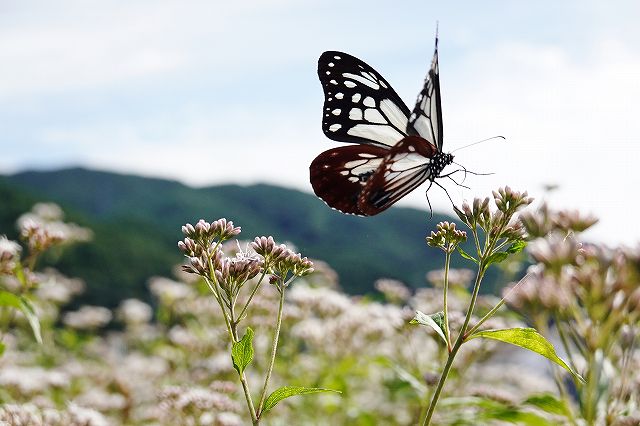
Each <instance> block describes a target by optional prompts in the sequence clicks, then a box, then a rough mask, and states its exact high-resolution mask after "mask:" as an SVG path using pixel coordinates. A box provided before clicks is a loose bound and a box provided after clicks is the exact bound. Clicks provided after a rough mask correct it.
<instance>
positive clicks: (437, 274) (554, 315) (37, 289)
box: [0, 204, 640, 426]
mask: <svg viewBox="0 0 640 426" xmlns="http://www.w3.org/2000/svg"><path fill="white" fill-rule="evenodd" d="M518 220H519V222H518V226H517V229H518V230H519V229H520V228H522V232H523V235H526V237H527V240H529V244H528V247H527V249H526V250H525V251H523V252H520V253H514V254H513V256H510V257H509V258H507V259H505V260H504V261H503V262H500V263H498V264H497V266H496V267H500V268H503V269H504V270H506V271H511V272H512V273H513V274H514V276H515V274H516V273H517V271H522V270H524V269H525V268H527V265H528V264H529V263H527V262H532V265H531V266H529V269H528V274H527V275H526V276H525V278H524V279H523V280H521V281H520V282H519V283H512V284H509V285H507V286H505V288H504V290H503V292H504V293H503V294H502V295H496V296H492V295H482V294H481V295H480V296H479V297H478V299H477V302H476V307H475V311H473V316H472V317H471V321H470V323H471V324H475V323H478V321H479V320H480V318H482V316H483V315H484V314H486V313H487V312H489V311H491V310H492V308H494V307H495V306H496V305H497V304H499V302H500V298H501V297H502V296H505V301H506V304H505V305H504V306H499V309H497V310H496V314H495V315H494V316H492V317H491V318H488V319H487V320H486V321H484V322H482V325H481V327H479V330H480V331H481V330H500V329H508V328H514V327H528V326H534V327H535V328H536V329H537V330H538V331H539V332H540V333H541V334H542V335H544V336H545V337H546V338H547V339H548V340H549V341H551V342H552V343H553V345H554V346H555V347H556V350H557V352H558V354H559V355H560V356H561V357H562V359H563V360H564V361H566V363H567V364H568V366H569V367H570V368H572V369H574V370H575V371H577V372H579V373H580V375H581V376H582V377H583V378H584V382H581V381H580V380H577V379H576V377H574V376H572V375H571V374H570V373H569V372H568V371H567V370H565V369H562V368H559V367H557V366H554V365H553V364H552V363H550V362H548V361H547V360H546V359H545V358H542V357H538V356H536V355H534V354H532V353H531V352H528V351H526V350H525V349H522V348H519V347H517V346H513V345H508V344H505V343H503V342H499V341H496V340H491V339H480V338H478V339H472V340H469V342H468V343H467V344H465V345H464V347H463V348H462V349H461V351H460V353H459V355H458V357H457V358H456V359H455V361H454V362H453V365H452V369H451V372H450V373H449V378H448V381H447V382H446V384H445V385H444V388H443V391H442V395H441V396H440V400H439V403H438V406H437V409H436V410H435V414H434V417H433V424H441V425H479V424H489V425H492V424H495V425H503V424H524V425H557V424H568V425H638V424H640V408H639V407H638V404H639V403H640V375H639V374H638V371H640V369H639V367H640V355H639V354H638V352H637V350H636V348H637V345H638V340H637V338H636V336H637V333H638V325H639V324H638V321H639V315H638V312H640V310H639V309H638V305H639V304H640V286H639V285H638V282H639V279H640V252H639V251H638V250H637V249H629V248H608V247H604V246H598V245H593V244H589V243H586V242H584V241H581V238H580V232H582V231H583V230H585V229H586V228H588V227H589V226H591V225H593V224H594V223H595V222H596V220H595V219H594V218H592V217H584V216H581V215H580V214H578V213H576V212H567V211H561V212H557V211H553V210H552V209H550V208H549V207H547V206H545V205H543V206H542V207H540V208H538V209H537V210H525V212H524V213H523V214H522V215H521V216H520V218H519V219H518ZM18 226H19V227H20V229H21V231H22V237H23V241H22V244H18V242H15V241H10V240H7V239H6V238H0V285H1V288H2V290H1V293H0V302H1V304H2V308H1V309H2V310H1V315H0V326H1V327H2V328H1V330H2V333H3V334H2V350H3V353H2V356H1V357H0V401H1V403H2V404H1V406H0V424H3V425H5V424H6V425H56V426H62V425H75V426H79V425H86V426H90V425H91V426H95V425H120V424H123V425H219V426H231V425H245V424H250V423H251V419H250V417H249V416H248V414H247V406H246V404H247V402H246V401H245V395H243V389H242V387H241V384H240V382H239V381H238V372H237V371H236V370H237V366H235V364H234V361H233V360H232V357H231V356H230V346H231V342H230V340H229V335H228V324H225V321H224V320H223V317H222V315H221V312H220V308H219V306H218V304H217V303H216V300H215V299H214V298H213V297H212V294H211V289H210V288H209V287H208V285H207V284H206V282H205V281H204V280H203V279H202V277H201V276H199V275H198V274H193V273H192V274H189V273H186V272H185V270H187V271H189V268H191V269H192V271H191V272H193V271H194V270H195V269H197V268H198V267H199V266H200V267H202V268H204V269H206V268H207V267H206V265H200V264H197V262H195V263H191V264H188V265H187V267H186V268H182V269H181V268H179V267H176V272H175V276H174V277H173V278H167V277H151V278H150V279H149V284H148V287H149V291H150V292H151V294H152V295H153V301H154V302H153V306H151V305H149V304H147V303H145V302H143V301H141V300H136V299H129V300H125V301H123V302H122V303H121V304H120V306H119V307H118V308H117V309H115V310H113V311H112V310H109V309H107V308H104V307H99V306H82V307H79V308H78V309H74V310H70V309H69V308H68V306H69V304H70V303H72V301H73V298H74V296H77V295H78V294H81V292H82V291H83V288H84V283H82V282H81V281H79V280H77V279H74V278H72V277H65V276H63V275H61V274H60V273H59V272H57V271H55V270H52V269H39V268H38V257H39V255H41V254H42V253H43V252H45V251H48V250H64V246H65V244H72V243H74V242H76V241H87V240H89V239H90V237H91V232H90V230H86V229H83V228H80V227H77V226H75V225H72V224H65V223H63V221H62V212H61V211H60V210H59V209H58V208H57V207H56V206H53V205H45V204H42V205H37V206H35V207H34V209H33V210H32V212H29V213H26V214H25V215H24V216H23V217H22V218H21V219H20V221H19V224H18ZM212 226H213V225H212ZM234 236H235V235H234ZM247 238H253V236H247ZM266 242H267V240H266V239H265V240H263V243H264V244H267V243H266ZM89 243H90V242H89ZM244 247H248V242H246V241H245V242H243V241H239V242H236V241H235V240H232V239H230V240H229V241H226V242H225V243H224V244H221V245H220V248H221V253H223V254H224V255H225V256H229V258H230V259H231V258H233V256H236V258H238V257H237V256H238V254H239V253H240V254H243V253H245V252H249V249H246V251H245V249H244ZM241 248H242V249H241ZM336 249H340V250H353V249H354V248H349V247H342V248H336ZM433 255H434V256H439V255H441V253H439V252H438V251H437V250H434V251H433ZM443 260H444V258H443ZM301 261H302V260H301ZM220 262H221V265H222V264H224V260H221V261H220ZM189 265H190V266H189ZM194 265H195V266H194ZM198 265H199V266H198ZM233 265H234V264H233V263H232V265H231V268H233ZM472 266H473V264H472V263H470V268H471V267H472ZM398 267H399V268H401V267H402V265H398ZM194 268H195V269H194ZM220 268H222V269H221V270H223V272H224V268H223V266H220ZM227 268H229V266H227ZM313 269H314V271H313V273H311V274H309V275H305V274H299V277H298V278H297V279H296V280H295V282H292V283H291V285H290V286H289V287H288V288H287V290H286V293H285V296H282V297H283V298H284V305H283V309H282V323H281V330H280V337H279V347H278V352H277V357H275V364H274V365H273V372H272V375H271V378H270V380H271V381H270V384H269V387H270V389H271V390H273V389H275V388H278V387H280V386H285V385H287V386H305V387H308V386H312V387H314V388H321V389H331V390H335V391H338V392H339V393H337V392H322V393H318V394H314V395H296V396H293V397H291V398H287V399H285V400H283V401H281V402H280V403H279V404H277V405H276V406H275V407H273V408H272V410H271V411H270V412H269V416H267V417H265V418H264V419H263V420H262V421H261V424H266V425H412V424H418V422H419V421H420V419H421V416H422V415H423V414H424V411H425V409H426V407H425V401H427V402H428V400H429V398H430V395H432V394H433V392H434V388H435V386H436V384H437V383H438V379H439V377H440V373H441V371H442V368H443V365H444V364H445V361H446V360H447V347H446V344H445V343H444V342H443V341H442V339H440V338H439V337H438V336H437V333H436V331H434V329H433V328H429V327H423V326H419V325H414V324H410V323H409V322H410V320H411V319H412V318H414V316H415V315H416V311H421V312H427V313H437V312H440V311H442V301H443V292H444V291H445V288H448V302H447V303H448V310H449V313H448V314H449V316H448V319H447V321H448V324H449V327H450V328H451V330H457V329H459V328H460V327H461V326H462V325H463V322H464V321H465V315H464V314H465V309H466V306H468V305H469V301H470V299H471V298H472V297H473V295H472V293H471V291H470V290H469V288H470V285H471V283H472V282H473V279H474V277H475V272H474V271H473V270H472V269H469V270H466V269H461V270H460V269H458V270H448V271H447V273H446V274H445V271H444V270H443V271H425V284H426V285H425V287H423V288H420V289H417V290H414V289H410V288H408V287H406V286H405V285H404V284H403V283H401V282H398V281H394V280H391V279H384V278H381V279H380V280H379V281H378V282H377V283H376V288H377V290H378V294H376V295H371V296H360V297H355V296H348V295H346V294H344V293H343V292H341V291H340V288H339V286H338V283H337V276H336V274H335V272H334V271H333V270H332V269H331V267H330V265H327V264H325V263H324V262H322V261H320V260H314V261H313ZM255 272H256V274H257V272H258V271H255ZM256 274H254V275H253V277H250V278H249V279H248V281H247V288H258V286H257V285H256V286H255V287H254V283H257V281H258V280H259V279H260V275H259V274H257V275H256ZM247 276H249V275H247ZM247 276H245V278H246V277H247ZM219 277H220V280H221V282H222V279H223V274H222V273H221V274H220V275H219ZM445 277H446V278H445ZM445 280H446V283H447V284H446V285H445V284H444V283H445ZM283 282H284V279H283ZM505 284H508V283H505ZM114 285H115V284H114ZM230 294H231V293H230ZM236 296H237V298H238V303H239V304H240V305H242V304H243V303H244V302H245V301H246V300H247V297H250V298H252V300H251V304H249V305H248V308H247V310H246V313H244V312H243V314H244V315H239V317H240V319H242V320H243V322H242V323H241V328H242V329H243V330H244V329H246V327H250V328H251V329H252V330H253V332H254V333H255V336H254V337H253V342H252V345H253V349H254V351H255V354H254V356H253V358H252V360H251V364H250V366H249V368H247V369H246V370H244V372H245V374H246V382H247V383H248V384H249V387H250V389H249V391H250V393H251V394H252V395H254V397H256V396H257V395H258V394H259V392H260V388H261V386H262V380H263V379H262V377H263V376H264V374H265V371H268V370H269V368H270V365H269V364H270V357H269V354H270V350H271V344H272V340H271V339H272V335H273V330H274V326H275V318H276V316H277V314H278V308H279V300H280V297H281V292H280V291H279V290H278V288H277V285H275V284H274V283H273V281H272V282H271V283H266V282H265V284H264V285H262V286H261V287H260V288H259V291H256V292H255V295H253V294H251V295H250V296H248V294H247V293H242V292H240V293H237V294H236V293H233V297H236ZM36 319H37V320H36ZM241 334H244V331H243V332H242V333H241ZM38 340H41V343H39V342H38Z"/></svg>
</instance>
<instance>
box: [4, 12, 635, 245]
mask: <svg viewBox="0 0 640 426" xmlns="http://www.w3.org/2000/svg"><path fill="white" fill-rule="evenodd" d="M639 18H640V5H639V3H637V2H634V1H621V2H616V3H615V5H614V4H613V3H607V2H598V1H564V2H557V1H539V2H535V3H530V2H520V1H485V2H427V1H406V2H383V1H379V2H376V1H367V2H364V1H350V2H341V1H331V0H323V1H306V2H301V1H291V0H264V1H252V0H247V1H243V2H222V1H165V0H154V1H147V0H140V1H131V2H116V1H80V0H76V1H58V2H49V1H31V0H27V1H11V0H4V1H3V2H2V3H1V4H0V63H2V67H0V146H2V156H0V173H11V172H14V171H19V170H23V169H30V168H38V169H52V168H58V167H65V166H72V165H84V166H88V167H95V168H100V169H106V170H113V171H118V172H126V173H137V174H143V175H147V176H159V177H166V178H171V179H176V180H180V181H183V182H185V183H188V184H192V185H209V184H217V183H222V182H238V183H253V182H270V183H275V184H280V185H284V186H288V187H294V188H298V189H301V190H305V191H311V187H310V184H309V181H308V164H309V163H310V162H311V160H312V159H313V158H314V157H315V156H316V155H317V154H319V153H320V152H321V151H323V150H325V149H328V148H331V147H334V146H337V145H339V144H338V143H336V142H332V141H330V140H328V139H326V138H325V137H324V135H323V134H322V131H321V127H320V118H321V108H322V102H323V95H322V90H321V87H320V84H319V82H318V81H317V75H316V61H317V58H318V56H319V55H320V54H321V53H322V52H323V51H324V50H343V51H346V52H348V53H351V54H353V55H355V56H358V57H359V58H361V59H363V60H364V61H365V62H367V63H369V64H370V65H372V66H373V67H374V68H376V69H377V70H378V71H379V72H380V73H381V74H382V75H384V76H385V77H386V79H387V80H388V81H389V82H390V83H391V84H392V85H393V86H394V88H395V89H396V90H397V91H398V93H399V94H400V95H401V96H402V97H403V98H404V99H405V102H406V103H407V104H408V105H410V106H411V105H413V102H414V101H415V98H416V95H417V93H418V91H419V89H420V87H421V84H422V80H423V78H424V75H425V74H426V71H427V68H428V66H429V62H430V58H431V54H432V49H433V37H434V32H435V23H436V21H439V26H440V74H441V84H442V96H443V109H444V136H445V151H447V150H452V149H455V148H457V147H460V146H462V145H465V144H468V143H470V142H474V141H477V140H480V139H483V138H486V137H489V136H493V135H498V134H501V135H505V136H507V138H508V142H506V143H505V142H498V141H495V142H489V143H486V144H483V145H480V146H477V147H473V148H469V149H465V150H462V151H459V152H457V153H456V155H457V156H456V160H457V161H458V162H460V163H462V164H464V165H465V166H466V167H467V168H469V169H471V170H476V171H490V172H494V173H495V174H494V175H492V176H483V177H474V178H469V179H468V180H467V184H469V185H470V186H471V188H472V189H471V190H462V189H460V188H451V189H450V192H451V195H452V197H453V198H454V200H455V201H457V202H460V201H461V200H463V199H471V198H473V197H474V196H480V195H481V196H484V195H487V194H488V193H489V191H490V190H491V189H494V188H496V187H498V186H500V185H505V184H509V185H511V186H512V187H514V188H517V189H527V190H529V192H530V193H531V194H532V195H534V196H536V197H538V198H542V196H543V190H542V188H543V185H545V184H558V185H560V189H559V190H558V191H556V192H555V193H553V194H551V195H549V196H548V199H549V200H550V202H551V203H552V204H553V205H554V206H556V207H568V208H577V209H580V210H581V211H585V212H592V213H594V214H596V215H598V216H599V217H600V218H601V223H600V224H599V225H598V227H597V228H596V229H595V230H594V231H592V232H591V234H590V236H591V237H592V238H597V239H600V240H604V241H607V242H611V243H617V242H625V243H627V244H632V243H636V241H637V240H638V239H639V238H640V230H639V229H638V228H637V227H631V228H628V229H624V228H623V227H622V225H621V223H625V222H628V221H629V219H628V213H632V214H633V212H634V211H636V210H638V209H639V208H640V201H638V198H637V197H636V196H634V194H635V193H637V189H636V188H638V187H639V186H640V170H639V167H638V159H639V158H640V143H639V142H640V140H639V139H640V137H639V136H638V135H640V119H639V118H638V115H639V114H638V112H639V110H640V108H638V99H640V80H639V78H638V76H640V28H639V27H638V25H637V22H638V19H639ZM431 200H432V203H433V204H434V206H435V207H436V208H437V209H441V210H449V209H450V206H449V204H448V201H447V198H446V196H445V195H444V194H443V193H441V192H439V191H438V190H437V189H436V190H434V191H433V193H432V194H431ZM401 204H404V205H412V206H418V207H422V208H426V202H425V198H424V191H422V190H418V191H415V192H414V193H413V194H411V196H409V197H407V199H406V200H403V201H402V202H401Z"/></svg>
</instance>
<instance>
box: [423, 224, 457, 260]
mask: <svg viewBox="0 0 640 426" xmlns="http://www.w3.org/2000/svg"><path fill="white" fill-rule="evenodd" d="M436 229H437V231H436V232H433V231H431V235H429V236H428V237H427V238H426V241H427V244H428V245H429V246H431V247H437V248H439V249H441V250H443V251H445V252H447V253H452V252H453V251H454V250H455V249H456V247H457V246H458V244H460V243H462V242H464V241H466V240H467V233H466V232H464V231H460V230H459V229H456V224H455V223H449V222H440V223H439V224H438V225H436Z"/></svg>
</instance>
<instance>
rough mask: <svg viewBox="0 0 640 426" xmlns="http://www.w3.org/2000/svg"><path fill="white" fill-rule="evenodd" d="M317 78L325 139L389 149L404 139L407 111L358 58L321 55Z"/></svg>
mask: <svg viewBox="0 0 640 426" xmlns="http://www.w3.org/2000/svg"><path fill="white" fill-rule="evenodd" d="M318 77H320V82H321V83H322V89H323V90H324V99H325V100H324V108H323V117H322V130H323V131H324V134H325V135H326V136H327V137H328V138H330V139H333V140H335V141H339V142H351V143H361V144H367V145H375V146H380V147H386V148H388V147H391V146H393V145H395V144H396V143H398V141H400V140H401V139H402V138H403V137H405V136H407V123H408V120H409V114H410V111H409V108H408V107H407V106H406V105H405V103H404V102H402V99H400V96H398V94H397V93H396V92H395V90H393V88H392V87H391V85H390V84H389V83H387V81H386V80H385V79H384V78H383V77H382V76H381V75H380V74H379V73H378V72H377V71H376V70H374V69H373V68H371V67H370V66H369V65H367V64H365V63H364V62H362V61H361V60H360V59H358V58H356V57H353V56H351V55H349V54H346V53H343V52H335V51H329V52H324V53H323V54H322V55H321V56H320V59H319V60H318Z"/></svg>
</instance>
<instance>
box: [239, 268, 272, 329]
mask: <svg viewBox="0 0 640 426" xmlns="http://www.w3.org/2000/svg"><path fill="white" fill-rule="evenodd" d="M265 275H267V270H266V269H265V270H264V271H263V272H262V275H261V276H260V279H259V280H258V283H257V284H256V285H255V287H253V290H251V294H250V295H249V298H248V299H247V302H246V303H245V304H244V307H243V308H242V311H240V315H238V319H237V320H238V321H240V320H241V319H242V316H243V315H244V313H245V312H246V311H247V308H248V307H249V304H250V303H251V300H253V296H255V294H256V292H257V291H258V288H259V287H260V284H262V280H263V279H264V276H265Z"/></svg>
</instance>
